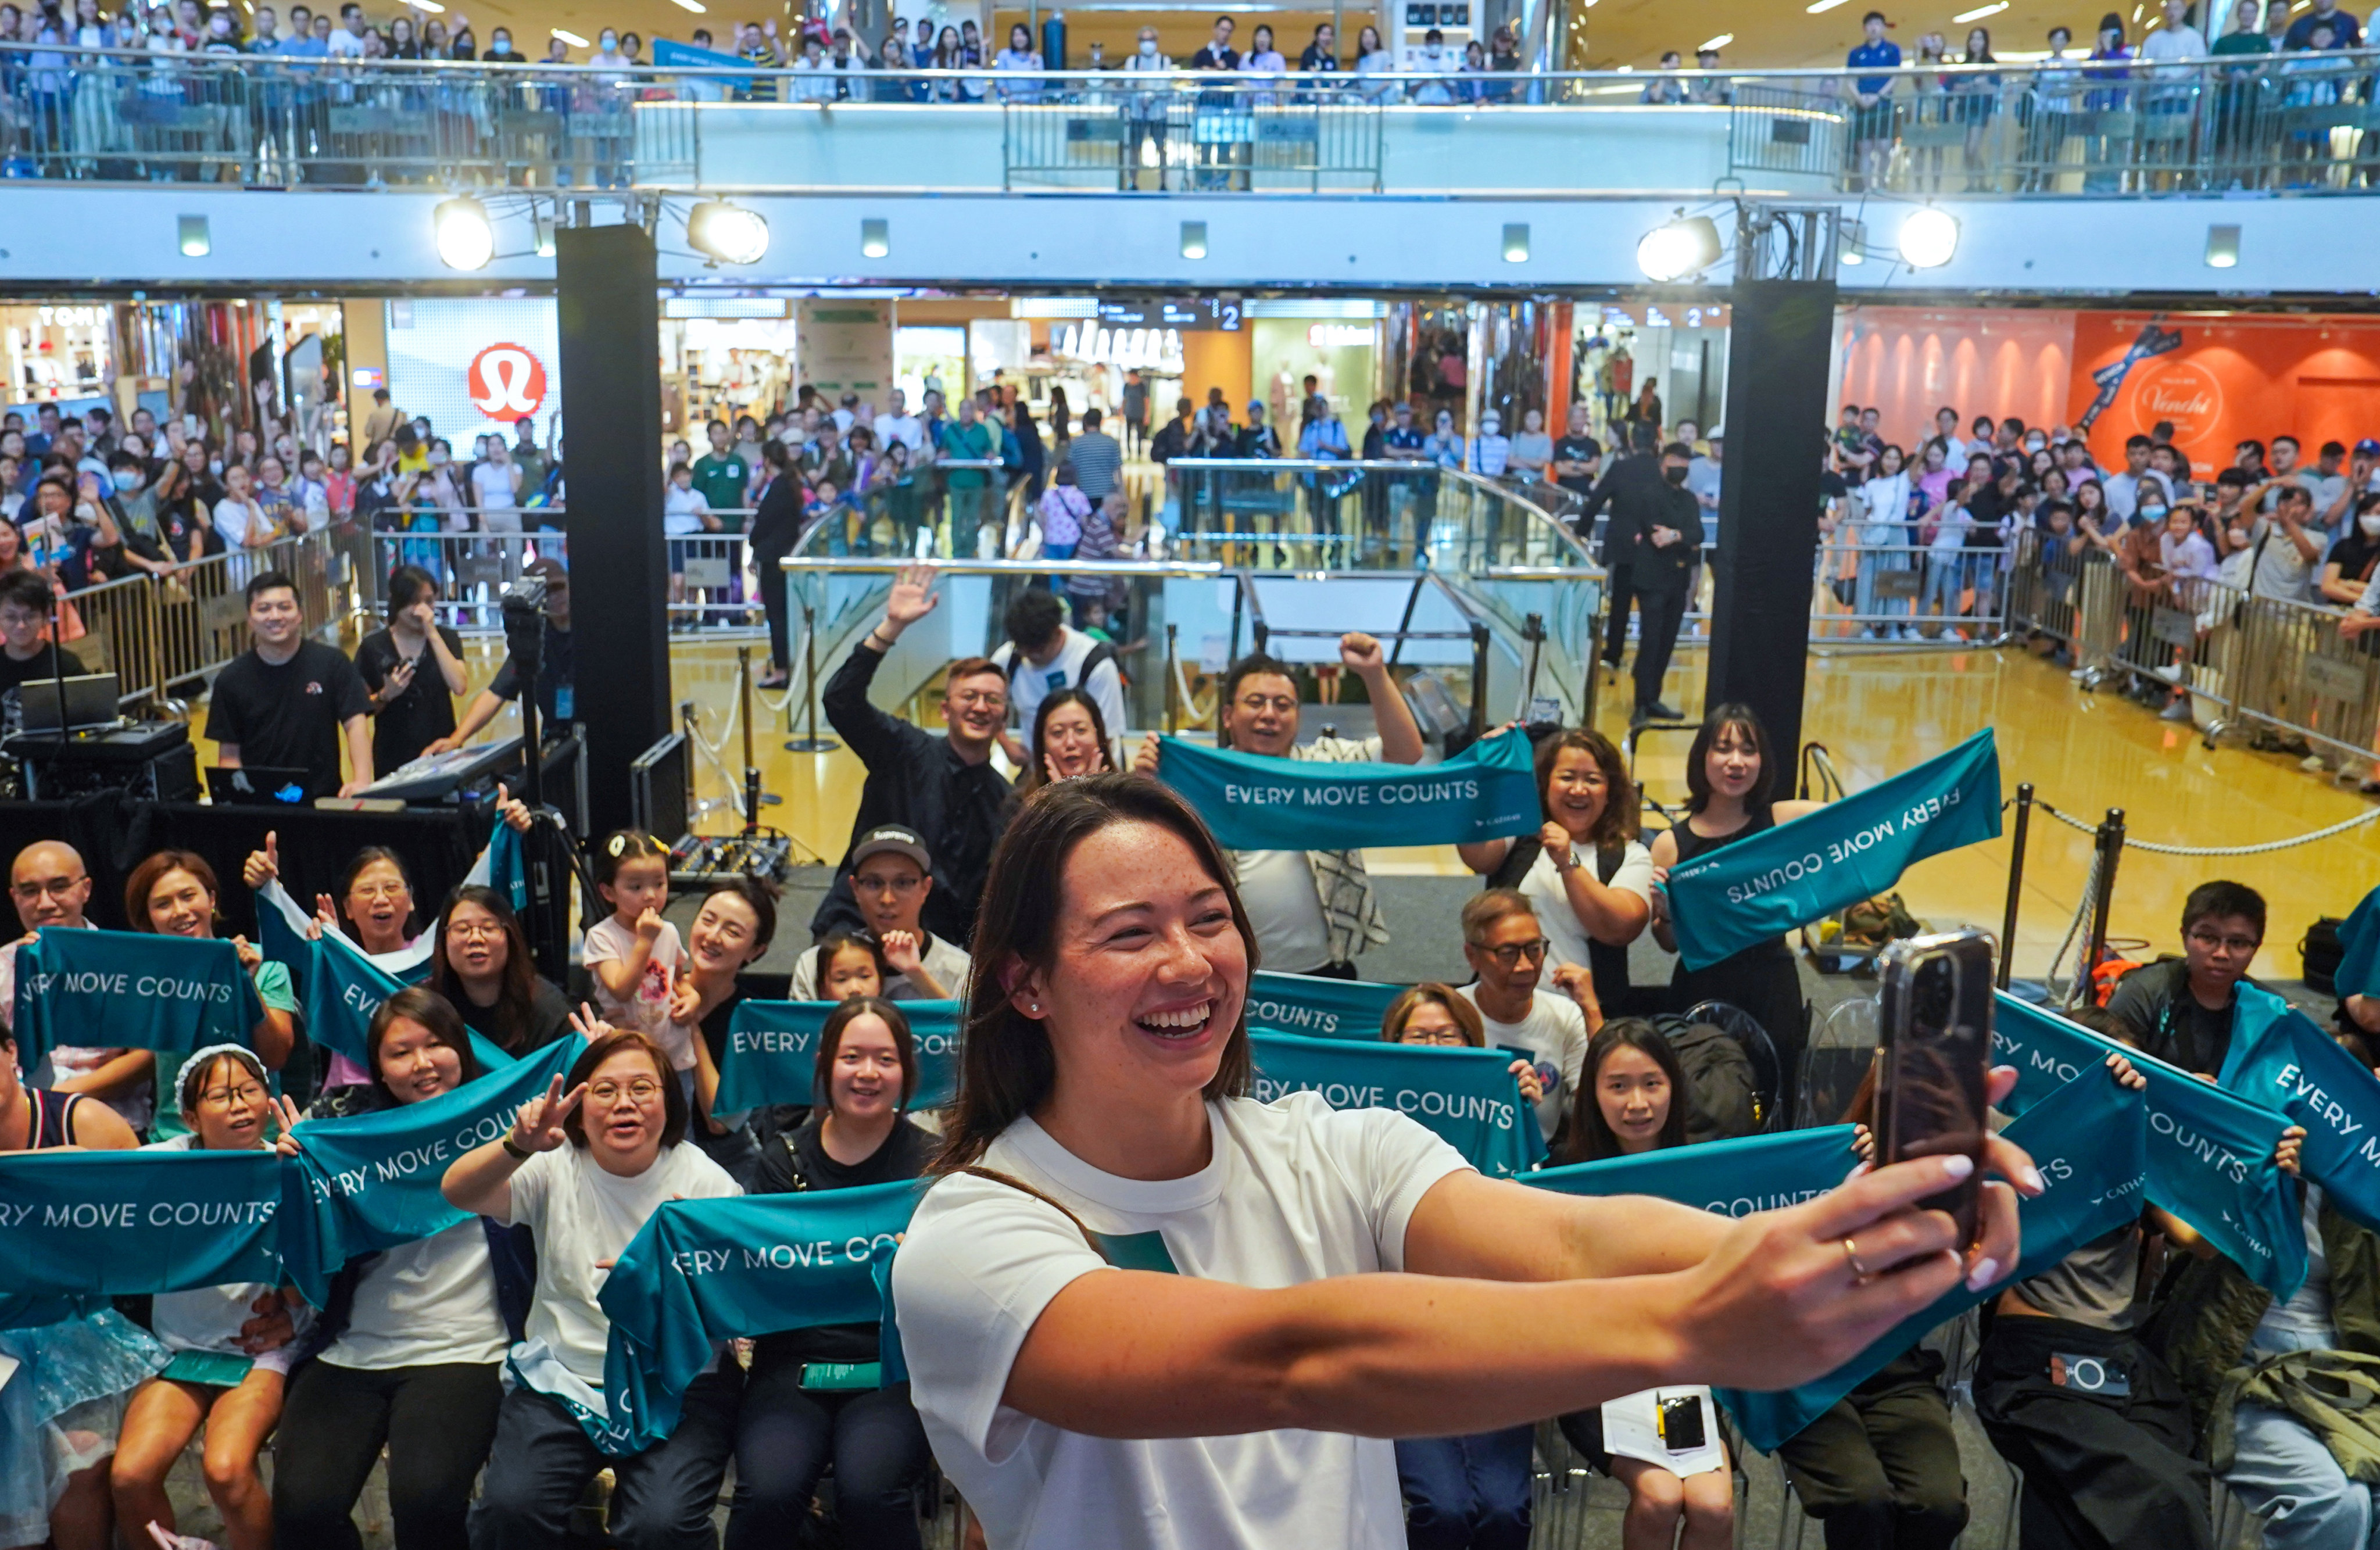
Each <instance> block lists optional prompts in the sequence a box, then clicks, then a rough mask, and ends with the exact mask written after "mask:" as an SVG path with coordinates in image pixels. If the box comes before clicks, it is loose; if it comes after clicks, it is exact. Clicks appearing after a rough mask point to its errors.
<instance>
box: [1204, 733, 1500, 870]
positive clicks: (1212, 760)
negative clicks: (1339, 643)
mask: <svg viewBox="0 0 2380 1550" xmlns="http://www.w3.org/2000/svg"><path fill="white" fill-rule="evenodd" d="M1157 748H1158V754H1157V778H1158V779H1159V780H1160V781H1164V782H1165V783H1166V784H1167V785H1169V786H1172V788H1173V789H1174V790H1175V791H1177V792H1180V793H1182V795H1183V796H1184V798H1185V799H1186V800H1187V801H1188V802H1189V804H1190V805H1192V806H1193V807H1196V809H1198V816H1199V817H1202V818H1204V819H1206V820H1207V827H1208V829H1212V830H1213V831H1214V834H1215V838H1216V839H1217V840H1218V841H1220V842H1221V843H1223V844H1225V845H1227V846H1230V847H1231V848H1232V849H1233V850H1242V851H1348V850H1361V849H1362V848H1363V847H1365V846H1366V845H1440V844H1445V845H1451V844H1463V843H1467V842H1471V841H1474V840H1495V839H1500V838H1503V837H1505V836H1508V835H1513V834H1534V833H1536V831H1537V827H1538V825H1539V824H1540V823H1541V822H1543V821H1544V820H1543V816H1542V814H1541V813H1540V812H1539V810H1538V806H1537V782H1536V774H1535V772H1534V771H1533V769H1531V765H1530V753H1529V740H1528V739H1527V738H1525V737H1523V736H1521V735H1519V734H1518V733H1507V734H1503V735H1500V736H1494V737H1483V738H1481V739H1480V740H1479V741H1478V742H1476V743H1474V744H1473V745H1471V746H1470V747H1468V748H1465V749H1464V750H1463V752H1462V753H1460V754H1457V755H1456V756H1455V757H1452V758H1451V759H1447V760H1445V761H1444V762H1443V763H1439V764H1433V765H1428V766H1418V765H1410V764H1368V763H1357V764H1326V763H1323V762H1321V761H1319V760H1312V761H1309V760H1305V759H1285V758H1272V757H1267V756H1265V755H1262V754H1244V753H1240V752H1237V751H1236V750H1233V749H1231V748H1208V747H1206V746H1203V745H1199V744H1195V743H1184V742H1183V741H1182V740H1181V739H1179V738H1175V737H1161V738H1160V739H1158V744H1157Z"/></svg>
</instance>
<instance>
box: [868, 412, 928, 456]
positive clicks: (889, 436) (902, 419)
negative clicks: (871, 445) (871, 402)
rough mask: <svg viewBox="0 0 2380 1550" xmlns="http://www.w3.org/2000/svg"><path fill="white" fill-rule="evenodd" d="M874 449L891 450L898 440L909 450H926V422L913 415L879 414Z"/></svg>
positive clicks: (914, 451)
mask: <svg viewBox="0 0 2380 1550" xmlns="http://www.w3.org/2000/svg"><path fill="white" fill-rule="evenodd" d="M875 430H876V450H877V451H879V452H886V451H889V450H891V448H892V443H893V442H900V443H901V444H902V445H903V446H905V447H907V448H908V449H909V450H910V452H912V453H913V454H914V453H919V452H923V451H925V450H926V423H925V421H923V420H921V419H919V418H917V416H915V415H879V416H877V417H876V426H875Z"/></svg>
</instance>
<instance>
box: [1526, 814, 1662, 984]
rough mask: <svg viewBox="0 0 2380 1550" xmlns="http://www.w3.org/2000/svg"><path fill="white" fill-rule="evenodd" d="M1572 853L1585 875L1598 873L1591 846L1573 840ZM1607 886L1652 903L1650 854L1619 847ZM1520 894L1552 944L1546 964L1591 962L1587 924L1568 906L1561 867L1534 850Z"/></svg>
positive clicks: (1632, 846)
mask: <svg viewBox="0 0 2380 1550" xmlns="http://www.w3.org/2000/svg"><path fill="white" fill-rule="evenodd" d="M1571 854H1573V855H1575V856H1577V857H1578V858H1579V862H1580V864H1581V865H1582V866H1585V867H1586V868H1587V876H1589V877H1596V876H1597V875H1598V874H1597V872H1596V871H1595V848H1594V847H1593V846H1591V845H1586V844H1580V843H1576V842H1573V849H1572V852H1571ZM1606 886H1607V887H1609V888H1617V889H1625V890H1627V891H1629V892H1630V893H1633V894H1634V895H1635V896H1636V897H1637V898H1639V899H1642V900H1644V901H1645V904H1646V905H1647V906H1648V907H1649V906H1650V905H1651V904H1652V902H1653V853H1652V852H1651V851H1648V850H1646V849H1645V847H1644V846H1642V845H1640V844H1638V843H1637V842H1635V841H1633V840H1631V841H1629V842H1627V843H1626V845H1624V846H1623V847H1621V852H1620V866H1619V869H1618V870H1617V871H1615V872H1613V873H1612V874H1611V881H1610V882H1609V884H1607V885H1606ZM1521 896H1522V897H1523V898H1524V899H1526V900H1528V902H1530V903H1532V904H1534V905H1536V910H1537V924H1538V926H1540V927H1541V928H1543V930H1544V931H1545V934H1546V940H1548V941H1549V942H1551V943H1553V944H1554V946H1553V951H1552V953H1551V954H1550V955H1549V956H1548V960H1547V964H1548V967H1551V966H1552V965H1553V964H1555V963H1578V964H1586V963H1589V962H1590V961H1589V960H1588V958H1587V955H1586V946H1587V942H1588V939H1589V938H1588V937H1587V934H1586V927H1585V926H1582V925H1580V924H1579V921H1578V914H1577V913H1576V912H1575V911H1573V909H1572V908H1571V907H1570V891H1569V890H1567V889H1565V888H1563V887H1562V876H1561V871H1560V868H1558V867H1556V866H1554V858H1553V857H1552V856H1550V855H1548V854H1546V853H1545V852H1544V851H1539V852H1538V853H1537V859H1536V861H1534V862H1532V863H1530V865H1529V871H1528V875H1527V876H1526V877H1524V878H1522V879H1521Z"/></svg>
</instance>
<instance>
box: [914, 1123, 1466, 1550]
mask: <svg viewBox="0 0 2380 1550" xmlns="http://www.w3.org/2000/svg"><path fill="white" fill-rule="evenodd" d="M1207 1112H1208V1117H1209V1124H1210V1126H1211V1130H1212V1134H1213V1137H1214V1158H1213V1160H1212V1161H1211V1162H1209V1163H1208V1166H1207V1167H1205V1168H1204V1169H1200V1170H1199V1171H1198V1172H1196V1173H1195V1174H1192V1175H1191V1176H1189V1177H1188V1178H1186V1179H1167V1180H1160V1181H1141V1180H1131V1179H1120V1178H1117V1177H1115V1176H1114V1175H1112V1174H1108V1173H1103V1172H1100V1171H1099V1169H1094V1168H1092V1167H1091V1166H1090V1165H1089V1164H1087V1163H1086V1162H1084V1161H1082V1159H1080V1158H1078V1157H1076V1156H1073V1155H1072V1154H1071V1153H1069V1152H1067V1151H1066V1150H1065V1149H1064V1148H1063V1147H1062V1146H1060V1145H1059V1144H1057V1143H1056V1142H1055V1141H1054V1140H1052V1139H1051V1138H1050V1135H1049V1133H1048V1132H1045V1131H1043V1130H1042V1129H1041V1127H1040V1126H1038V1125H1037V1124H1035V1123H1034V1122H1033V1121H1032V1120H1029V1119H1024V1120H1017V1121H1016V1122H1015V1123H1014V1124H1013V1125H1011V1126H1010V1127H1009V1128H1008V1130H1007V1131H1006V1132H1004V1133H1003V1134H1002V1136H1001V1137H1000V1139H999V1140H997V1141H995V1142H993V1143H992V1144H991V1147H990V1150H989V1151H988V1152H987V1153H986V1154H985V1156H984V1164H985V1166H986V1167H988V1168H991V1169H997V1170H999V1171H1001V1172H1004V1173H1008V1174H1010V1175H1013V1176H1014V1177H1015V1178H1017V1179H1020V1180H1022V1181H1025V1182H1027V1183H1030V1184H1032V1185H1033V1186H1034V1187H1035V1188H1037V1189H1039V1190H1043V1191H1045V1192H1047V1193H1049V1194H1050V1196H1051V1197H1052V1198H1054V1199H1057V1200H1060V1201H1062V1202H1064V1203H1065V1204H1066V1205H1067V1206H1068V1207H1069V1208H1071V1209H1072V1210H1074V1211H1075V1212H1076V1213H1077V1214H1078V1215H1079V1216H1081V1217H1082V1218H1083V1220H1084V1221H1085V1222H1086V1223H1087V1224H1088V1225H1089V1227H1090V1228H1091V1229H1093V1230H1094V1231H1097V1232H1100V1233H1104V1234H1124V1233H1144V1232H1156V1233H1159V1234H1160V1235H1161V1236H1162V1239H1163V1241H1164V1244H1165V1248H1166V1250H1167V1252H1168V1253H1170V1254H1171V1255H1172V1260H1173V1263H1174V1264H1175V1265H1177V1266H1178V1267H1179V1268H1180V1270H1181V1271H1182V1273H1183V1274H1184V1275H1185V1276H1197V1277H1203V1278H1207V1279H1209V1280H1218V1281H1231V1282H1234V1283H1236V1284H1238V1285H1241V1286H1247V1287H1258V1288H1267V1289H1271V1288H1280V1287H1288V1286H1296V1285H1300V1284H1302V1283H1304V1282H1306V1281H1312V1280H1318V1279H1320V1278H1323V1277H1326V1276H1352V1275H1362V1274H1366V1273H1367V1272H1373V1271H1394V1270H1400V1269H1402V1268H1403V1265H1404V1240H1405V1226H1406V1223H1407V1222H1408V1221H1409V1220H1410V1219H1411V1217H1412V1216H1413V1210H1414V1207H1415V1205H1417V1204H1418V1203H1419V1202H1420V1200H1421V1198H1422V1196H1423V1195H1424V1194H1426V1193H1428V1191H1429V1189H1430V1187H1431V1186H1432V1185H1434V1184H1436V1183H1437V1182H1438V1181H1439V1180H1441V1179H1443V1178H1445V1177H1446V1176H1447V1175H1449V1174H1451V1173H1455V1172H1459V1171H1461V1170H1462V1169H1464V1168H1465V1167H1466V1166H1468V1165H1466V1164H1465V1163H1464V1162H1463V1159H1462V1158H1461V1157H1460V1156H1457V1155H1456V1154H1455V1152H1454V1150H1453V1148H1451V1147H1450V1146H1448V1145H1447V1144H1446V1143H1444V1142H1443V1141H1440V1140H1439V1138H1438V1137H1436V1136H1434V1135H1432V1134H1431V1133H1430V1132H1427V1131H1426V1130H1424V1129H1423V1128H1422V1127H1421V1126H1420V1125H1418V1124H1415V1122H1414V1121H1413V1120H1408V1119H1406V1118H1405V1117H1404V1116H1403V1115H1402V1114H1398V1113H1395V1112H1393V1111H1392V1110H1389V1109H1382V1108H1362V1109H1349V1110H1346V1111H1344V1112H1338V1111H1333V1110H1332V1109H1331V1108H1330V1107H1329V1106H1328V1105H1326V1104H1325V1103H1324V1102H1323V1101H1322V1099H1321V1097H1320V1096H1319V1095H1318V1094H1314V1093H1293V1094H1292V1095H1290V1096H1287V1097H1285V1098H1282V1099H1281V1100H1280V1101H1278V1102H1276V1103H1270V1104H1259V1103H1257V1102H1255V1101H1253V1100H1252V1099H1247V1098H1233V1099H1227V1100H1225V1101H1223V1102H1220V1103H1214V1104H1209V1105H1208V1108H1207ZM1103 1264H1104V1262H1103V1261H1102V1260H1101V1259H1100V1258H1099V1255H1098V1254H1096V1253H1093V1252H1092V1251H1091V1249H1090V1247H1089V1246H1088V1245H1087V1244H1086V1243H1085V1242H1084V1241H1083V1237H1082V1234H1081V1233H1079V1232H1077V1231H1076V1230H1075V1227H1074V1224H1072V1223H1070V1222H1068V1221H1067V1220H1066V1219H1065V1217H1062V1216H1061V1215H1059V1214H1058V1213H1057V1212H1055V1211H1053V1210H1051V1209H1050V1207H1049V1206H1048V1205H1043V1204H1042V1203H1041V1202H1039V1201H1037V1200H1035V1199H1033V1198H1032V1197H1031V1196H1029V1195H1026V1194H1023V1193H1018V1192H1017V1191H1015V1190H1013V1189H1010V1188H1008V1187H1006V1186H1004V1185H1001V1184H995V1183H992V1182H990V1181H988V1180H983V1179H977V1178H974V1177H972V1176H969V1175H966V1174H953V1175H951V1176H949V1177H948V1178H945V1179H943V1180H942V1181H941V1182H940V1183H937V1184H936V1185H935V1186H934V1187H933V1188H932V1189H931V1190H930V1191H929V1192H928V1193H927V1195H926V1198H925V1200H924V1201H923V1202H922V1203H920V1205H918V1207H917V1216H916V1217H915V1219H913V1220H912V1221H911V1222H910V1224H909V1232H908V1237H907V1239H906V1240H905V1242H904V1244H903V1246H902V1249H901V1253H900V1254H899V1255H898V1256H897V1257H896V1258H895V1259H894V1260H893V1262H892V1286H893V1301H894V1304H895V1307H896V1309H897V1310H898V1318H899V1323H900V1327H901V1339H902V1345H903V1348H904V1350H905V1353H906V1355H907V1357H908V1361H909V1374H910V1395H911V1398H912V1399H915V1400H916V1402H917V1413H918V1415H919V1417H920V1418H921V1419H922V1420H923V1421H924V1423H925V1426H926V1435H927V1438H928V1440H929V1441H930V1442H931V1443H932V1444H933V1447H934V1457H935V1458H936V1459H939V1460H940V1461H941V1466H942V1468H943V1470H944V1471H947V1472H948V1473H949V1475H950V1477H951V1480H952V1483H954V1484H955V1485H956V1486H957V1487H958V1488H959V1491H960V1494H961V1495H963V1496H965V1497H966V1500H967V1505H968V1506H969V1507H971V1508H974V1509H975V1511H976V1512H977V1515H978V1516H980V1517H981V1518H982V1519H983V1522H984V1528H985V1530H986V1532H987V1535H988V1537H989V1538H990V1542H991V1543H992V1544H998V1545H1002V1546H1003V1547H1013V1550H1038V1547H1043V1546H1050V1547H1055V1546H1065V1547H1067V1550H1074V1547H1076V1546H1091V1545H1096V1546H1099V1550H1137V1547H1144V1546H1145V1547H1148V1550H1160V1547H1162V1550H1232V1547H1235V1546H1246V1547H1249V1550H1257V1547H1263V1550H1271V1547H1274V1546H1295V1547H1296V1550H1330V1547H1334V1546H1347V1547H1354V1546H1364V1547H1366V1550H1403V1546H1404V1544H1405V1525H1404V1507H1403V1500H1402V1498H1401V1496H1400V1495H1399V1492H1398V1488H1397V1468H1396V1451H1395V1448H1394V1446H1393V1445H1392V1444H1390V1443H1389V1442H1387V1441H1385V1440H1382V1439H1378V1438H1372V1437H1356V1436H1350V1435H1345V1434H1342V1433H1335V1432H1305V1431H1279V1432H1257V1433H1251V1434H1247V1435H1240V1436H1229V1437H1181V1438H1167V1439H1160V1440H1156V1441H1138V1442H1118V1441H1112V1440H1110V1439H1106V1438H1101V1437H1088V1436H1083V1435H1078V1434H1076V1433H1073V1432H1067V1431H1062V1430H1061V1429H1060V1428H1058V1427H1055V1426H1052V1425H1050V1424H1049V1423H1045V1422H1040V1421H1035V1420H1033V1419H1031V1418H1030V1417H1028V1416H1026V1415H1025V1414H1023V1413H1022V1412H1020V1411H1014V1410H1011V1409H1009V1408H1008V1407H1007V1406H1006V1405H1004V1404H1002V1402H1001V1400H1002V1394H1003V1393H1004V1391H1005V1390H1006V1388H1007V1387H1008V1375H1009V1371H1010V1369H1011V1367H1013V1366H1014V1363H1015V1361H1016V1353H1017V1350H1018V1349H1019V1348H1020V1347H1021V1346H1023V1344H1024V1343H1025V1337H1026V1333H1027V1332H1028V1331H1029V1330H1031V1329H1032V1327H1033V1325H1034V1322H1035V1321H1036V1320H1037V1319H1038V1318H1039V1317H1040V1316H1041V1312H1042V1310H1043V1309H1045V1308H1046V1307H1048V1306H1049V1304H1050V1300H1051V1299H1053V1298H1055V1297H1056V1296H1057V1295H1058V1293H1059V1292H1061V1291H1062V1290H1065V1288H1066V1287H1067V1286H1069V1285H1070V1284H1072V1283H1073V1281H1074V1280H1075V1278H1076V1277H1078V1276H1084V1275H1088V1274H1090V1273H1092V1272H1094V1271H1097V1270H1099V1269H1101V1268H1102V1267H1103Z"/></svg>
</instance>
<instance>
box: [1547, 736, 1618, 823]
mask: <svg viewBox="0 0 2380 1550" xmlns="http://www.w3.org/2000/svg"><path fill="white" fill-rule="evenodd" d="M1573 748H1574V749H1576V750H1577V751H1578V752H1580V753H1582V754H1585V756H1586V757H1589V758H1591V759H1593V760H1594V761H1595V767H1596V768H1597V769H1600V770H1601V771H1603V811H1602V812H1600V813H1597V815H1596V816H1595V822H1594V824H1593V826H1591V827H1590V828H1589V829H1587V831H1586V838H1587V841H1588V842H1589V843H1592V844H1597V845H1607V844H1609V843H1611V842H1614V841H1619V840H1633V839H1634V838H1636V829H1637V827H1638V826H1637V820H1636V782H1635V781H1632V780H1630V779H1629V778H1628V761H1627V760H1626V759H1623V758H1621V757H1620V750H1619V748H1618V747H1616V746H1614V745H1613V744H1612V741H1611V739H1609V737H1606V736H1604V735H1603V733H1599V732H1597V731H1596V730H1595V729H1594V728H1593V727H1571V728H1569V729H1567V730H1565V731H1563V732H1560V733H1556V734H1555V735H1553V736H1551V737H1548V738H1547V739H1546V740H1545V741H1544V742H1543V743H1540V744H1538V745H1537V771H1536V773H1537V811H1538V812H1539V813H1540V814H1541V815H1542V816H1544V817H1546V818H1547V819H1548V820H1550V819H1551V818H1552V817H1553V816H1554V805H1553V803H1552V801H1551V800H1550V799H1549V796H1548V793H1550V792H1551V791H1552V789H1553V781H1554V766H1555V765H1556V764H1557V763H1559V762H1560V759H1561V757H1562V755H1563V754H1564V753H1565V752H1566V751H1568V750H1571V749H1573Z"/></svg>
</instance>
